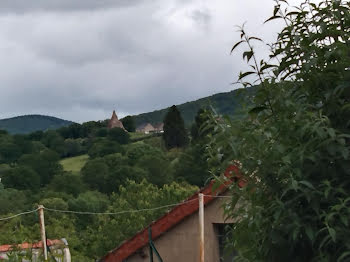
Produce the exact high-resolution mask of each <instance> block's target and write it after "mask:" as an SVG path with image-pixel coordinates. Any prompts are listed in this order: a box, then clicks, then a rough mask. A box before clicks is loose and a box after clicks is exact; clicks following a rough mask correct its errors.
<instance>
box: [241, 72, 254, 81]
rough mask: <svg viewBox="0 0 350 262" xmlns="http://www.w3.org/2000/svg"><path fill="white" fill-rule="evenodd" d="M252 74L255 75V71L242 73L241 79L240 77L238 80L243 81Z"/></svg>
mask: <svg viewBox="0 0 350 262" xmlns="http://www.w3.org/2000/svg"><path fill="white" fill-rule="evenodd" d="M252 74H255V72H253V71H248V72H244V73H240V74H239V77H238V80H241V79H242V78H244V77H246V76H249V75H252Z"/></svg>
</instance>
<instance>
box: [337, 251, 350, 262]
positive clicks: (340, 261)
mask: <svg viewBox="0 0 350 262" xmlns="http://www.w3.org/2000/svg"><path fill="white" fill-rule="evenodd" d="M346 257H350V251H347V252H344V253H343V254H342V255H341V256H340V257H339V258H338V259H337V262H342V261H347V260H343V259H344V258H346Z"/></svg>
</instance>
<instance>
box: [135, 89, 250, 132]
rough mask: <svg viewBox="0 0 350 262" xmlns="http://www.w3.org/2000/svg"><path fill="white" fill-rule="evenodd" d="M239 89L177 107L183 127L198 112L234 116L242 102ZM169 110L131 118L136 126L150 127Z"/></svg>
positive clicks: (242, 95)
mask: <svg viewBox="0 0 350 262" xmlns="http://www.w3.org/2000/svg"><path fill="white" fill-rule="evenodd" d="M241 91H242V90H241V89H236V90H233V91H230V92H226V93H219V94H215V95H212V96H208V97H205V98H201V99H198V100H195V101H192V102H187V103H184V104H181V105H177V106H176V107H177V109H178V110H179V111H180V113H181V115H182V118H183V119H184V121H185V126H187V127H189V126H190V125H191V124H192V123H193V120H194V117H195V116H196V114H197V112H198V110H200V109H214V110H215V111H216V112H217V114H219V115H235V114H239V112H240V110H241V102H242V100H244V97H245V94H244V93H242V92H241ZM168 110H169V108H164V109H161V110H156V111H153V112H149V113H143V114H140V115H135V116H133V118H134V121H135V123H136V126H139V125H140V124H143V123H151V124H152V125H154V124H157V123H160V122H163V119H164V118H165V115H166V114H167V112H168Z"/></svg>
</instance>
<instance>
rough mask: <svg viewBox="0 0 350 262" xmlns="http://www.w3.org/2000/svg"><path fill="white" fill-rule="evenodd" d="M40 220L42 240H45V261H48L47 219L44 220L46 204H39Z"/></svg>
mask: <svg viewBox="0 0 350 262" xmlns="http://www.w3.org/2000/svg"><path fill="white" fill-rule="evenodd" d="M38 210H39V222H40V234H41V241H42V242H43V251H44V261H47V246H46V233H45V221H44V206H43V205H39V206H38Z"/></svg>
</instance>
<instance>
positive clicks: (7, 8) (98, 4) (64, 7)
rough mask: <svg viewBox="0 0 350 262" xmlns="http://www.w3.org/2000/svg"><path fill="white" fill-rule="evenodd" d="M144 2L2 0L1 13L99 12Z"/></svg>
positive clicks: (133, 0) (116, 0)
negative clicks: (98, 10)
mask: <svg viewBox="0 0 350 262" xmlns="http://www.w3.org/2000/svg"><path fill="white" fill-rule="evenodd" d="M142 1H143V0H35V1H28V0H1V1H0V12H3V13H5V12H10V13H19V14H20V13H26V12H38V11H40V12H45V11H60V12H62V11H63V12H75V11H81V10H97V9H106V8H116V7H117V8H122V7H129V6H133V5H135V4H138V3H140V2H142Z"/></svg>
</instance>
